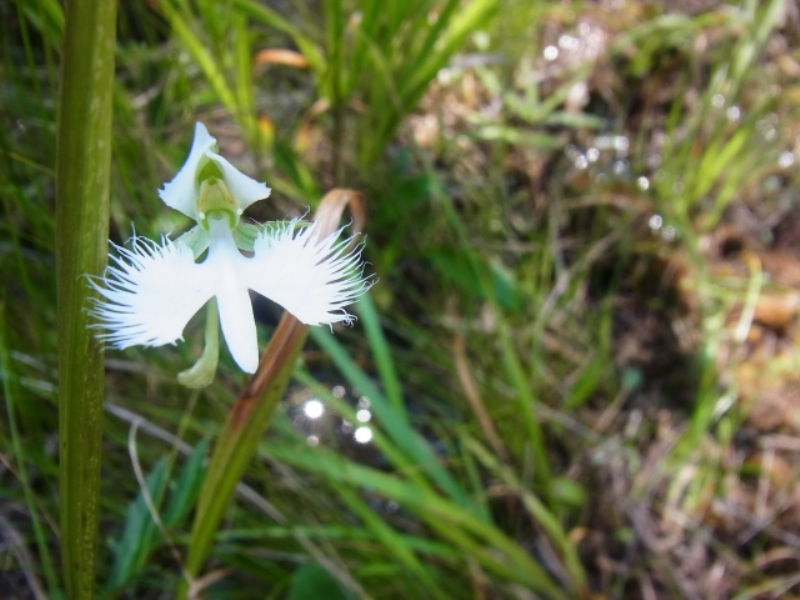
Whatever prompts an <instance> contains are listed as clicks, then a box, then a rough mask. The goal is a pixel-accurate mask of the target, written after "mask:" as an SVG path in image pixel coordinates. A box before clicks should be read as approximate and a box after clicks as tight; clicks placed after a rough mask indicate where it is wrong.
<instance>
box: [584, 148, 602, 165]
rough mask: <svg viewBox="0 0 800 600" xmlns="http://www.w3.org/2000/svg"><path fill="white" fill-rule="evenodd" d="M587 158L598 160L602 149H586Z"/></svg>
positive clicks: (591, 160)
mask: <svg viewBox="0 0 800 600" xmlns="http://www.w3.org/2000/svg"><path fill="white" fill-rule="evenodd" d="M586 158H588V159H589V162H597V159H598V158H600V150H598V149H597V148H589V149H588V150H587V151H586Z"/></svg>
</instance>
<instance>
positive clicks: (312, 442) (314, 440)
mask: <svg viewBox="0 0 800 600" xmlns="http://www.w3.org/2000/svg"><path fill="white" fill-rule="evenodd" d="M306 442H307V443H308V445H309V446H319V438H318V437H317V436H315V435H310V436H308V437H307V438H306Z"/></svg>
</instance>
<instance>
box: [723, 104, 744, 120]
mask: <svg viewBox="0 0 800 600" xmlns="http://www.w3.org/2000/svg"><path fill="white" fill-rule="evenodd" d="M725 115H726V116H727V117H728V120H729V121H738V120H739V119H740V118H741V117H742V109H741V108H739V107H738V106H731V107H730V108H729V109H728V110H726V111H725Z"/></svg>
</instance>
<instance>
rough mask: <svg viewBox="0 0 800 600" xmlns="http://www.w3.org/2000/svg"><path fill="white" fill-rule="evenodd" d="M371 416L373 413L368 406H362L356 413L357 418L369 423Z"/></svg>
mask: <svg viewBox="0 0 800 600" xmlns="http://www.w3.org/2000/svg"><path fill="white" fill-rule="evenodd" d="M371 418H372V413H371V412H369V411H368V410H367V409H366V408H362V409H361V410H359V411H358V412H357V413H356V419H358V420H359V421H360V422H361V423H368V422H369V420H370V419H371Z"/></svg>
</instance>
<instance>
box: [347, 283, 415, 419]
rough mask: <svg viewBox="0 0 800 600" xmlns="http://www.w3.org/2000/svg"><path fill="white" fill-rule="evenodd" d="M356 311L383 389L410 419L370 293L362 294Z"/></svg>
mask: <svg viewBox="0 0 800 600" xmlns="http://www.w3.org/2000/svg"><path fill="white" fill-rule="evenodd" d="M356 312H357V313H358V316H359V317H360V318H361V322H362V323H363V324H364V331H365V332H366V334H367V340H369V345H370V347H371V348H372V355H373V356H374V357H375V364H376V366H377V367H378V373H379V374H380V376H381V383H382V384H383V389H384V390H386V395H387V396H388V399H389V402H390V403H391V405H392V408H394V410H396V411H397V412H398V413H400V414H401V415H402V416H403V420H404V421H408V415H407V413H406V407H405V404H404V403H403V390H402V389H401V387H400V379H398V377H397V370H396V369H395V368H394V360H393V359H392V353H391V350H390V349H389V344H388V343H387V342H386V336H384V335H383V330H382V329H381V324H380V320H379V318H378V311H377V310H375V303H374V302H373V301H372V298H371V297H370V295H369V294H364V295H363V296H361V298H360V299H359V301H358V304H357V305H356Z"/></svg>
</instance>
